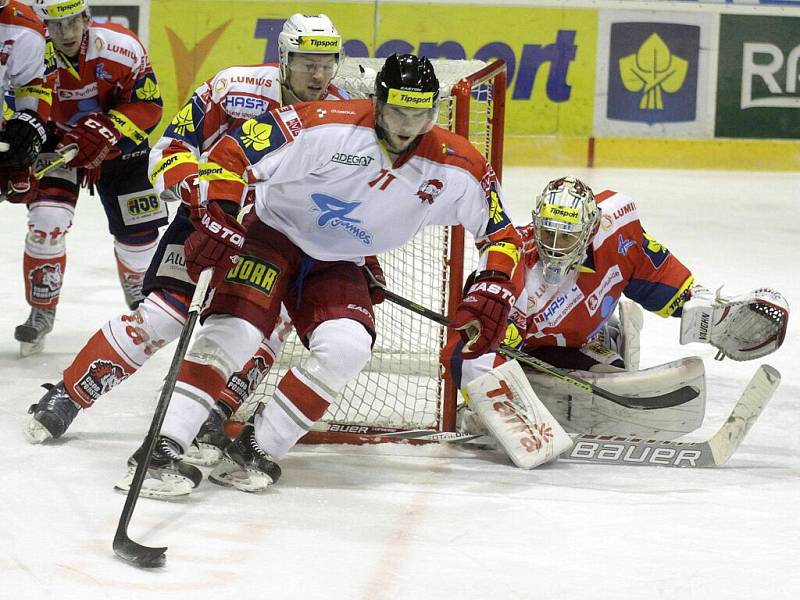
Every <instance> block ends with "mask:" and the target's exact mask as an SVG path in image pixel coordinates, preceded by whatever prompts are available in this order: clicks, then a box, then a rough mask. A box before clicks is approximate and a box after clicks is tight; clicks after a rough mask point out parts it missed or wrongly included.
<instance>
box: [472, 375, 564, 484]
mask: <svg viewBox="0 0 800 600" xmlns="http://www.w3.org/2000/svg"><path fill="white" fill-rule="evenodd" d="M465 391H466V394H467V396H468V398H469V404H470V406H471V407H472V409H473V410H474V411H475V412H476V413H477V414H478V415H479V416H480V417H481V420H482V421H483V422H484V423H485V424H486V428H487V429H488V430H489V431H490V432H491V434H492V435H493V436H494V437H495V438H496V439H497V441H498V442H499V443H500V445H501V446H502V447H503V449H504V450H505V451H506V453H507V454H508V456H509V457H510V458H511V460H512V461H513V462H514V464H515V465H517V466H518V467H520V468H522V469H532V468H534V467H536V466H538V465H540V464H542V463H546V462H549V461H551V460H554V459H555V458H556V457H558V455H559V454H561V453H562V452H564V451H566V450H569V449H570V448H571V447H572V440H571V439H570V437H569V435H567V433H566V432H565V431H564V429H563V428H562V427H561V425H559V423H558V421H556V419H555V418H554V417H553V415H551V414H550V412H549V411H548V410H547V408H545V406H544V405H543V404H542V403H541V402H540V401H539V399H538V398H537V397H536V394H535V393H534V392H533V389H532V388H531V386H530V383H528V380H527V378H526V377H525V373H524V372H523V370H522V367H520V365H519V363H518V362H517V361H509V362H507V363H505V364H503V365H501V366H499V367H497V368H495V369H492V370H491V371H490V372H488V373H487V374H486V375H484V376H482V377H479V378H478V379H475V380H473V381H471V382H470V383H468V384H467V385H466V387H465Z"/></svg>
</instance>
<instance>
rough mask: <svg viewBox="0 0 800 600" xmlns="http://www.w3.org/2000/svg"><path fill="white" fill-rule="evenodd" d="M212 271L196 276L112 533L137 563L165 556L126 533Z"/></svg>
mask: <svg viewBox="0 0 800 600" xmlns="http://www.w3.org/2000/svg"><path fill="white" fill-rule="evenodd" d="M213 274H214V269H213V268H210V267H209V268H207V269H205V270H204V271H203V272H202V273H200V277H199V278H198V280H197V287H195V289H194V295H193V296H192V302H191V304H190V305H189V314H188V315H187V316H186V322H185V323H184V324H183V330H182V331H181V336H180V338H178V346H177V348H175V355H174V356H173V357H172V363H171V364H170V367H169V371H168V372H167V376H166V378H165V379H164V387H163V388H162V390H161V396H160V397H159V399H158V404H157V405H156V410H155V413H154V414H153V420H152V422H151V423H150V430H149V431H148V432H147V437H146V438H145V441H144V447H145V453H144V458H143V460H142V461H141V462H139V464H137V465H136V472H135V473H134V475H133V481H132V482H131V487H130V489H129V490H128V496H127V498H125V506H124V507H123V509H122V514H121V515H120V517H119V524H118V525H117V533H116V534H115V535H114V544H113V548H114V553H115V554H116V555H117V556H119V557H120V558H122V559H124V560H126V561H128V562H129V563H132V564H134V565H136V566H139V567H160V566H162V565H163V564H164V561H165V560H166V555H165V553H166V551H167V548H166V547H163V548H150V547H149V546H143V545H142V544H139V543H137V542H134V541H133V540H132V539H131V538H130V537H128V523H130V520H131V516H132V515H133V509H134V508H135V507H136V501H137V500H138V499H139V492H140V491H141V489H142V484H143V483H144V478H145V475H146V474H147V469H148V467H149V466H150V458H151V457H152V455H153V450H154V448H155V446H156V442H157V441H158V435H159V433H160V431H161V425H162V424H163V423H164V417H165V416H166V414H167V408H168V407H169V401H170V399H171V397H172V392H173V390H174V389H175V383H176V382H177V381H178V371H179V370H180V366H181V362H182V361H183V357H184V355H185V354H186V349H187V347H188V346H189V340H190V339H191V337H192V331H194V326H195V323H196V322H197V318H198V316H199V315H200V309H201V308H202V306H203V301H204V300H205V297H206V291H207V290H208V285H209V283H211V277H212V275H213Z"/></svg>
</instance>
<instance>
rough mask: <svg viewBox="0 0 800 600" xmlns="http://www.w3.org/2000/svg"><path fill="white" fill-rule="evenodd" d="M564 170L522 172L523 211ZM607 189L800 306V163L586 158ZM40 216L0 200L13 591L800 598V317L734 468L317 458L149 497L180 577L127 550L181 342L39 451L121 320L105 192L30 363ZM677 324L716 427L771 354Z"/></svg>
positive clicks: (86, 202) (89, 206)
mask: <svg viewBox="0 0 800 600" xmlns="http://www.w3.org/2000/svg"><path fill="white" fill-rule="evenodd" d="M564 174H566V173H565V172H561V171H559V170H557V169H507V170H506V173H505V182H506V185H505V190H506V195H507V197H508V198H509V203H510V206H511V212H512V214H513V215H514V217H515V220H516V221H517V222H524V221H525V220H526V219H527V218H528V213H529V211H530V208H531V205H532V202H533V197H534V195H535V193H536V191H538V190H539V189H541V187H542V186H543V185H544V184H545V183H546V182H547V180H549V179H551V178H554V177H556V176H560V175H564ZM577 174H578V175H581V176H585V178H586V179H587V181H588V183H590V184H591V185H592V186H593V187H594V189H595V191H599V190H601V189H604V188H612V189H617V190H619V191H622V192H625V193H628V194H630V195H631V196H633V197H634V198H635V199H636V201H637V203H638V205H639V208H640V211H641V214H642V220H643V223H644V225H645V227H646V229H647V231H648V232H649V233H650V234H651V235H652V236H654V237H655V239H657V240H658V241H660V242H662V243H664V244H665V245H666V246H667V247H669V249H670V250H671V251H673V252H674V253H675V254H676V255H677V256H678V257H680V258H681V260H683V261H684V262H685V263H686V264H687V265H689V266H690V268H692V269H693V271H694V273H695V275H696V278H697V279H698V280H699V281H700V282H702V283H703V284H705V285H706V286H707V287H709V288H715V287H718V286H719V285H722V284H725V285H726V290H730V291H731V292H737V291H745V290H749V289H752V288H754V287H757V286H764V285H770V286H774V287H776V288H777V289H779V290H781V291H782V292H783V293H784V294H785V296H786V297H787V298H788V300H789V303H790V305H791V306H792V307H793V308H797V307H798V306H800V271H798V268H797V266H796V261H797V258H796V257H797V246H798V241H800V234H799V233H798V219H797V214H798V210H797V207H798V191H800V190H799V189H798V187H799V186H798V183H800V177H798V176H797V175H796V174H761V173H736V172H694V171H691V172H690V171H633V170H603V169H597V170H593V171H577ZM24 213H25V209H24V208H23V207H20V206H12V205H9V204H3V205H0V217H1V218H2V222H3V230H4V236H3V238H2V241H0V248H2V253H0V269H1V270H2V280H3V281H4V285H3V286H2V287H1V288H0V303H1V304H2V306H3V307H4V310H3V312H2V314H0V369H2V371H0V386H1V387H0V389H2V400H0V417H1V418H0V439H2V440H3V441H4V442H5V447H4V448H3V449H2V451H0V469H2V470H0V482H2V483H0V506H2V507H3V508H2V518H1V519H0V573H1V574H2V577H0V598H3V599H6V598H9V599H10V598H14V599H28V598H31V599H44V598H53V599H62V598H81V599H84V600H88V599H92V598H102V599H104V600H117V599H127V598H131V599H133V598H137V599H138V598H149V597H165V598H176V599H178V598H192V599H195V600H196V599H202V598H215V599H217V598H242V599H248V598H256V597H259V598H262V597H263V598H281V599H283V598H326V599H330V598H337V599H338V598H348V599H350V598H353V599H361V598H363V599H417V598H455V599H460V598H500V599H506V598H526V599H527V598H559V599H570V598H592V599H606V598H609V599H610V598H621V597H629V598H664V599H681V600H685V599H690V598H696V599H709V598H725V599H726V600H731V599H739V598H747V599H748V600H755V599H761V598H763V599H765V600H766V599H769V600H778V599H783V598H785V599H789V598H791V599H795V598H797V597H800V558H799V557H800V552H799V551H800V547H799V546H800V544H799V543H798V540H800V525H799V524H798V519H797V509H798V504H799V503H800V458H798V454H799V451H800V442H798V431H800V406H798V401H799V400H798V392H800V389H799V387H798V386H799V384H798V381H799V380H798V376H797V371H795V369H797V368H798V364H799V363H798V358H799V355H800V350H799V349H798V348H799V346H798V341H800V340H798V338H799V337H800V327H798V319H797V317H796V316H793V317H792V318H791V319H790V328H789V334H788V337H787V339H786V343H785V345H784V347H783V348H782V349H781V350H780V351H779V352H778V353H776V354H775V355H773V356H770V357H768V358H767V360H766V362H768V363H769V364H772V365H773V366H775V367H776V368H777V369H778V370H779V371H781V372H782V374H783V383H782V384H781V387H780V388H779V389H778V392H777V393H776V395H775V397H774V398H773V399H772V401H771V403H770V404H769V405H768V406H767V408H766V409H765V411H764V414H763V415H762V417H761V418H760V419H759V421H758V422H757V423H756V424H755V425H754V426H753V428H752V430H751V432H750V433H749V435H748V437H747V438H746V439H745V441H744V443H743V445H742V446H741V448H740V449H739V451H738V452H737V453H736V454H734V456H733V458H732V459H731V460H730V462H729V463H728V464H727V465H726V466H725V467H723V468H720V469H714V470H675V469H667V468H647V467H639V468H637V467H612V466H595V465H582V464H568V463H564V462H561V463H557V464H554V465H550V466H546V467H543V468H539V469H536V470H534V471H521V470H518V469H515V468H514V467H513V466H511V465H510V463H509V462H508V461H507V460H506V459H505V458H504V457H503V456H501V455H499V454H496V453H492V452H485V451H478V450H471V449H467V448H463V447H457V446H444V445H443V446H437V447H427V448H409V447H404V446H400V445H390V446H386V447H370V448H353V447H300V448H299V449H297V450H296V451H294V452H293V453H292V455H291V456H290V457H289V458H288V459H286V460H285V461H283V463H282V467H283V472H284V476H283V479H282V480H281V481H280V484H279V485H277V486H275V487H274V488H272V489H270V490H268V492H267V493H264V494H261V495H247V494H244V493H242V492H237V491H233V490H229V489H224V488H219V487H216V486H213V485H211V484H208V483H207V482H204V483H203V484H202V486H201V487H200V488H198V490H197V491H196V493H195V494H194V495H193V496H192V497H191V498H190V499H188V500H186V501H183V502H174V503H161V502H156V501H152V500H147V499H142V500H140V502H139V504H138V506H137V509H136V513H135V514H134V517H133V520H132V523H131V528H130V534H131V536H132V537H133V538H134V539H136V540H137V541H139V542H142V543H145V544H148V545H168V546H169V551H168V553H167V566H166V567H165V568H163V569H160V570H156V571H141V570H137V569H135V568H132V567H130V566H129V565H127V564H125V563H123V562H122V561H120V560H118V559H116V558H115V556H114V554H113V553H112V551H111V540H112V537H113V534H114V531H115V529H116V524H117V519H118V518H119V513H120V510H121V508H122V505H123V502H124V496H123V495H121V494H118V493H115V492H114V491H113V490H112V486H113V484H114V482H115V481H117V480H118V479H119V478H120V477H121V476H122V475H123V474H124V471H125V460H126V458H127V457H128V455H129V454H130V453H131V452H132V451H133V450H134V449H135V448H136V447H137V446H138V444H139V443H140V441H141V439H142V437H143V436H144V434H145V432H146V431H147V428H148V425H149V422H150V418H151V415H152V410H153V407H154V405H155V394H156V389H157V387H158V384H159V381H160V380H161V378H162V377H163V375H164V374H165V372H166V369H167V365H168V363H169V360H170V358H171V351H170V350H166V351H164V352H162V353H161V354H160V355H158V356H156V357H155V358H154V359H153V360H152V361H150V362H149V363H148V364H147V365H145V367H144V368H143V369H142V370H141V372H139V373H138V374H136V375H135V376H134V377H133V378H132V379H131V380H130V381H128V382H126V383H125V384H123V385H122V386H120V387H118V388H117V389H115V390H114V391H113V392H112V393H110V394H109V395H108V396H106V397H104V398H103V399H102V400H101V401H99V402H98V403H97V405H96V406H95V407H94V408H92V409H91V411H89V412H87V413H85V414H82V415H80V416H79V417H78V419H77V420H76V421H75V423H74V424H73V426H72V427H71V428H70V430H69V432H68V433H67V435H66V436H65V437H64V439H63V440H62V441H60V442H58V443H55V444H50V445H46V446H31V445H29V444H28V443H27V442H26V441H25V439H24V438H23V436H22V432H21V431H22V427H23V424H24V423H25V421H26V419H27V418H28V416H27V415H26V414H25V411H26V409H27V407H28V405H29V404H31V403H33V402H35V401H36V400H38V398H39V397H40V396H41V394H42V390H41V389H40V388H39V387H38V386H39V385H40V384H41V383H43V382H46V381H51V382H55V381H57V380H58V379H60V373H61V370H62V369H63V368H64V367H65V366H66V365H67V364H68V362H69V361H70V359H71V358H72V356H73V354H74V353H75V352H76V351H77V350H78V349H79V347H80V346H81V345H82V344H83V343H84V342H85V341H86V340H87V339H88V337H89V336H90V335H91V334H92V333H94V331H95V330H96V329H97V328H98V327H99V326H100V325H101V324H102V323H103V321H104V320H105V319H107V318H110V317H112V316H114V315H115V314H117V313H119V312H120V311H121V310H122V309H123V297H122V292H121V290H120V289H119V285H118V283H117V277H116V272H115V268H114V258H113V253H112V245H111V238H110V237H109V235H108V233H107V231H106V225H105V221H104V216H103V213H102V209H101V207H100V202H99V200H98V199H97V198H92V197H89V196H86V197H83V198H81V201H80V204H79V206H78V211H77V215H76V219H75V226H74V228H73V230H72V232H71V233H70V235H69V236H68V247H69V255H68V259H69V260H68V265H67V270H66V277H65V286H64V291H63V294H62V302H61V305H60V306H59V310H58V316H57V319H56V328H55V330H54V331H53V333H52V334H51V335H49V336H48V338H47V347H46V349H45V352H44V353H43V354H41V355H39V356H35V357H30V358H27V359H19V358H17V344H16V342H15V341H14V339H13V330H14V326H16V325H17V324H19V323H21V322H22V321H24V319H25V317H26V316H27V312H28V309H27V307H26V306H25V305H24V301H23V292H22V289H23V287H22V278H21V267H20V264H21V256H22V248H23V236H24V233H25V227H26V225H25V214H24ZM677 338H678V323H677V322H676V321H674V320H663V319H660V318H658V317H655V316H652V315H646V320H645V328H644V331H643V338H642V363H643V366H648V365H653V364H656V363H660V362H665V361H668V360H672V359H674V358H678V357H680V356H686V355H689V354H692V353H695V354H697V355H699V356H701V357H703V358H704V359H705V360H706V369H707V373H708V387H709V402H708V409H707V415H706V421H705V425H704V426H703V429H702V430H701V431H702V432H703V433H705V432H711V431H714V430H716V428H717V427H718V426H719V425H720V423H721V421H722V419H723V418H724V417H725V415H726V414H727V413H728V411H729V410H730V408H731V405H732V403H733V402H734V400H735V398H736V396H737V395H738V394H739V392H740V391H741V389H742V388H743V387H744V385H745V383H746V382H747V380H748V379H749V377H750V375H751V374H752V373H753V371H754V370H755V367H756V365H755V364H748V363H734V362H730V361H724V362H722V363H719V362H715V361H713V360H712V358H713V354H714V352H713V351H712V349H711V348H710V347H708V346H699V345H694V346H691V347H687V346H680V345H679V344H678V342H677Z"/></svg>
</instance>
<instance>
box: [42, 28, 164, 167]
mask: <svg viewBox="0 0 800 600" xmlns="http://www.w3.org/2000/svg"><path fill="white" fill-rule="evenodd" d="M56 60H57V66H58V72H57V79H56V83H55V90H54V98H53V112H52V117H51V118H52V120H53V122H54V125H55V126H56V128H57V129H58V130H59V131H60V132H61V133H62V134H63V133H65V132H67V131H69V130H70V129H71V128H72V126H73V125H74V124H75V122H76V121H78V120H79V119H81V118H82V117H84V116H86V115H88V114H92V113H103V114H105V115H106V116H108V117H109V118H110V119H111V120H112V122H113V123H114V125H115V127H116V128H117V130H118V131H119V132H120V133H121V134H122V139H121V140H120V141H119V143H118V144H117V147H118V148H119V149H120V151H121V152H122V153H123V154H127V153H129V152H131V151H133V150H134V149H137V148H139V147H140V146H144V147H145V148H146V147H147V142H148V139H147V134H148V133H149V132H150V131H152V130H153V129H154V128H155V126H156V125H157V124H158V122H159V121H160V120H161V112H162V101H161V91H160V90H159V87H158V81H157V80H156V76H155V73H153V67H152V66H151V65H150V58H149V57H148V55H147V52H146V51H145V49H144V46H142V43H141V42H140V41H139V38H138V37H136V34H134V33H133V32H132V31H131V30H129V29H127V28H125V27H122V26H121V25H116V24H113V23H94V22H92V23H91V25H90V26H89V28H88V30H87V32H86V33H85V34H84V36H83V42H82V43H81V48H80V51H79V53H78V56H77V57H76V58H74V59H72V60H70V59H69V58H67V57H66V56H64V55H63V54H62V53H61V52H56Z"/></svg>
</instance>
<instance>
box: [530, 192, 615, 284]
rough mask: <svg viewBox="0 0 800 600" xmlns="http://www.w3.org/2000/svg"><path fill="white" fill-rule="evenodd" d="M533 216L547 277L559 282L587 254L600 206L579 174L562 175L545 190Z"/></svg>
mask: <svg viewBox="0 0 800 600" xmlns="http://www.w3.org/2000/svg"><path fill="white" fill-rule="evenodd" d="M532 216H533V228H534V235H535V240H534V241H535V243H536V249H537V250H538V251H539V259H540V260H541V261H542V269H543V275H544V281H545V283H548V284H550V285H557V284H559V283H561V282H562V281H563V280H564V277H565V276H566V275H567V273H568V272H569V271H570V269H573V268H575V267H576V266H578V265H579V264H580V263H581V262H583V260H584V258H585V257H586V248H587V247H588V246H589V243H590V242H591V241H592V238H593V237H594V234H595V233H596V232H597V228H598V227H599V225H600V209H599V208H597V203H596V202H595V199H594V194H593V193H592V190H591V188H590V187H589V186H588V185H586V184H585V183H583V182H582V181H581V180H580V179H578V178H576V177H562V178H560V179H554V180H553V181H551V182H550V183H548V184H547V186H546V187H545V188H544V190H542V193H541V194H539V197H538V198H537V199H536V206H535V207H534V209H533V212H532Z"/></svg>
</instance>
